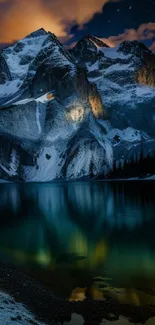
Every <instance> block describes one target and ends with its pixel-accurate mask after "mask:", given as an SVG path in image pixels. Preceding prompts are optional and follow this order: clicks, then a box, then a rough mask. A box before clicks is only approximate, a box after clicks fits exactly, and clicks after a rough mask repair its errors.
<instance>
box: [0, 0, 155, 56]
mask: <svg viewBox="0 0 155 325" xmlns="http://www.w3.org/2000/svg"><path fill="white" fill-rule="evenodd" d="M41 27H43V28H44V29H45V30H47V31H48V30H49V31H51V32H53V33H55V35H56V36H57V37H58V38H59V39H60V41H61V42H63V43H64V44H65V45H67V46H73V45H74V43H75V42H76V41H77V40H79V39H80V38H82V37H83V36H84V35H86V34H91V35H94V36H97V37H99V38H101V39H103V40H104V41H105V42H107V44H108V45H110V46H115V45H117V44H119V43H121V42H122V41H124V40H131V41H132V40H139V41H142V42H144V43H145V44H146V45H147V46H148V47H149V48H150V49H152V50H155V0H113V1H110V0H0V44H1V45H0V46H1V47H2V46H3V45H4V44H8V43H13V42H14V41H16V40H18V39H20V38H23V37H24V36H26V35H27V34H29V33H30V32H32V31H34V30H36V29H39V28H41Z"/></svg>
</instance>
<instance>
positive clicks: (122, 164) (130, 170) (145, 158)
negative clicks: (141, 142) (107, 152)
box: [107, 148, 155, 178]
mask: <svg viewBox="0 0 155 325" xmlns="http://www.w3.org/2000/svg"><path fill="white" fill-rule="evenodd" d="M151 175H155V153H148V154H147V155H144V152H143V148H142V150H141V152H140V154H137V155H136V156H133V157H131V158H130V159H129V160H122V161H119V162H117V161H116V160H115V159H114V162H113V167H112V169H111V170H110V172H109V173H108V175H107V178H130V177H139V178H140V177H146V176H151Z"/></svg>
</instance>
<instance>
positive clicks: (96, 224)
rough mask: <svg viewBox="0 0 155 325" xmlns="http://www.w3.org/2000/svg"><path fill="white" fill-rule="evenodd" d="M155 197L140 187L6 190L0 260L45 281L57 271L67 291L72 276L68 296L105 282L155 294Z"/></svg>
mask: <svg viewBox="0 0 155 325" xmlns="http://www.w3.org/2000/svg"><path fill="white" fill-rule="evenodd" d="M152 186H153V185H152ZM153 193H154V190H153V188H152V187H151V185H149V186H148V187H147V186H144V185H143V182H140V183H139V184H138V183H132V182H131V183H111V182H109V183H103V182H96V183H95V182H94V183H93V182H92V183H87V182H83V183H82V182H77V183H74V182H73V183H61V182H60V183H52V184H50V183H47V184H1V188H0V195H1V201H0V208H1V211H2V213H1V215H2V217H1V228H0V260H1V261H8V262H9V263H12V264H15V265H22V266H23V267H24V268H26V269H27V270H29V269H30V270H31V271H32V268H33V269H34V268H35V272H38V274H40V273H41V274H40V278H42V277H44V279H45V277H46V276H45V274H46V272H49V273H50V272H54V270H55V274H56V273H57V277H59V274H61V277H62V280H64V281H66V286H67V281H69V279H70V278H69V276H70V277H71V276H72V277H73V279H72V280H71V279H70V282H71V281H72V282H73V283H72V284H71V287H70V295H71V292H72V293H73V290H74V289H76V287H78V286H81V287H83V288H84V287H87V286H88V283H87V282H89V281H90V283H91V279H92V278H93V277H97V276H105V274H106V276H109V277H110V278H112V281H113V282H112V283H113V286H114V285H115V286H119V287H120V286H129V287H131V286H132V285H134V286H136V284H138V285H139V286H141V285H142V286H143V287H145V286H146V287H153V285H154V287H155V283H154V282H155V276H154V269H155V244H154V240H153V238H154V226H155V225H154V223H155V218H154V217H155V206H154V197H153ZM65 270H66V271H65ZM43 272H44V275H42V274H43ZM71 272H72V273H75V274H74V276H73V274H72V275H70V274H71ZM53 274H54V273H53ZM53 276H54V275H53ZM55 276H56V275H55ZM67 277H68V278H67ZM75 278H76V281H75ZM87 278H88V279H89V281H87ZM44 279H43V281H44ZM58 280H59V279H58ZM48 281H50V280H48ZM90 283H89V285H91V284H90ZM55 285H56V284H55ZM64 290H65V289H64ZM93 290H94V291H93V292H94V295H95V294H96V293H95V292H96V291H95V290H100V291H103V290H102V289H101V288H99V287H97V286H96V287H95V289H93ZM80 294H81V293H80ZM98 294H99V293H97V295H98Z"/></svg>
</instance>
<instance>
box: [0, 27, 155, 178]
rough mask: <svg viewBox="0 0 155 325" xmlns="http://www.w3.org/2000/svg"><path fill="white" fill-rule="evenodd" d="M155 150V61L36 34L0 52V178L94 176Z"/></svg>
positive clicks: (129, 46)
mask: <svg viewBox="0 0 155 325" xmlns="http://www.w3.org/2000/svg"><path fill="white" fill-rule="evenodd" d="M142 146H143V149H144V152H145V153H147V152H153V151H154V149H155V54H153V53H152V52H151V51H150V50H149V49H148V48H147V47H146V46H145V45H143V44H141V43H138V42H123V43H122V44H120V45H119V46H117V47H116V48H110V47H108V46H107V45H106V44H105V43H103V42H102V41H100V40H99V39H97V38H96V37H94V36H91V35H87V36H85V37H84V38H83V39H82V40H80V41H79V42H78V43H77V44H76V45H75V47H74V48H73V49H70V50H67V49H66V48H65V47H64V46H63V45H62V44H61V43H60V42H59V41H58V39H57V38H56V36H55V35H54V34H52V33H50V32H46V31H45V30H44V29H40V30H38V31H35V32H33V33H31V34H30V35H28V36H27V37H25V38H24V39H22V40H20V41H18V42H17V43H16V44H14V45H12V46H10V47H7V48H5V49H3V50H1V51H0V149H1V156H0V178H3V179H11V180H15V181H16V180H24V181H50V180H52V179H58V178H59V179H61V178H66V179H70V178H74V179H77V178H81V177H90V176H91V177H95V176H96V175H98V174H105V175H106V173H107V172H108V171H109V169H110V168H111V167H112V164H113V159H114V158H115V159H116V160H117V162H119V161H122V160H124V159H130V157H131V156H133V155H137V154H139V153H140V152H141V150H142Z"/></svg>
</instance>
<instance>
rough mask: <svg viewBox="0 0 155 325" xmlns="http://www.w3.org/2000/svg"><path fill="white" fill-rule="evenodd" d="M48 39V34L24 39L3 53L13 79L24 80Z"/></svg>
mask: <svg viewBox="0 0 155 325" xmlns="http://www.w3.org/2000/svg"><path fill="white" fill-rule="evenodd" d="M46 38H47V35H46V34H45V35H41V36H38V37H37V36H36V37H35V38H31V37H28V38H24V39H23V40H21V41H19V42H17V43H16V44H15V45H13V46H11V47H9V48H7V49H5V50H4V51H3V56H4V58H5V59H6V62H7V64H8V67H9V70H10V72H11V76H12V78H13V79H19V80H21V79H22V80H23V78H24V77H25V76H26V73H27V71H28V68H29V65H30V63H31V62H32V60H33V59H34V58H35V57H36V56H37V54H38V53H39V51H40V49H41V47H42V45H43V43H44V41H45V40H46Z"/></svg>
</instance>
